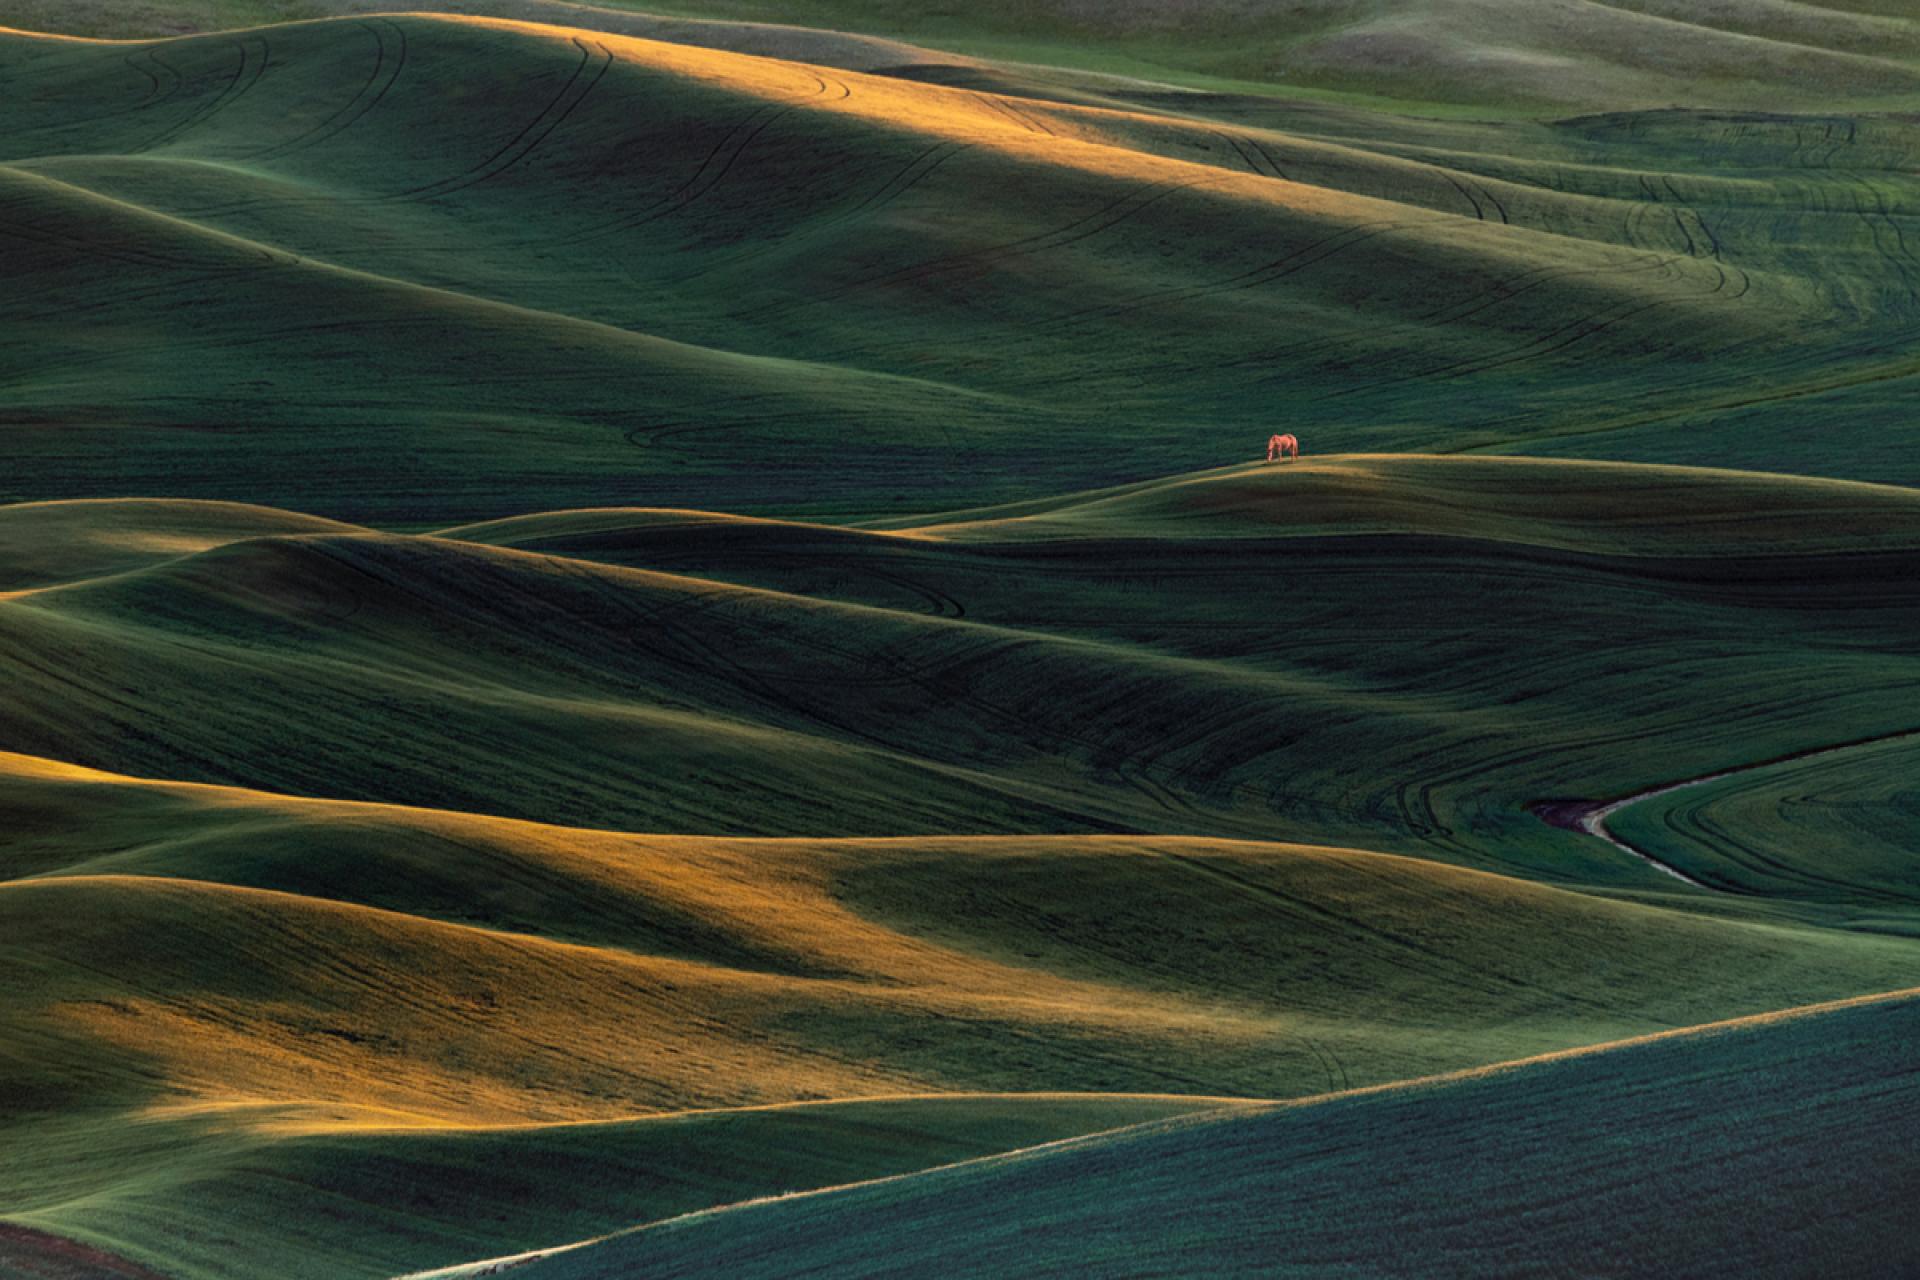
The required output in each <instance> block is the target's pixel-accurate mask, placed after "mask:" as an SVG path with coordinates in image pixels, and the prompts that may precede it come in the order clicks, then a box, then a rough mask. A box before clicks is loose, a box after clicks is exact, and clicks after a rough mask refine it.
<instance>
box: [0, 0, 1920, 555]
mask: <svg viewBox="0 0 1920 1280" xmlns="http://www.w3.org/2000/svg"><path fill="white" fill-rule="evenodd" d="M0 65H4V66H5V68H6V75H7V78H8V80H9V82H10V83H12V84H14V85H15V86H17V95H16V96H17V98H18V101H19V102H20V104H21V107H20V110H19V112H18V114H17V117H16V121H15V123H14V125H13V127H12V128H11V129H10V131H9V133H8V136H7V138H6V139H5V141H4V145H3V146H0V160H4V162H5V164H6V166H7V168H6V171H5V173H4V174H0V179H3V181H0V224H4V230H5V234H4V235H0V256H3V257H4V260H5V265H6V268H7V270H8V271H9V273H10V276H11V278H14V279H17V280H19V281H21V282H23V286H24V287H23V288H22V289H21V290H20V291H19V292H18V293H16V294H15V295H14V296H13V297H12V299H11V300H10V302H9V305H8V310H7V314H8V315H9V316H10V317H11V318H12V319H13V320H14V321H15V323H14V324H13V325H11V326H10V327H9V330H8V333H9V341H8V342H7V343H6V345H5V346H4V348H0V367H4V368H5V370H6V371H7V373H8V375H9V376H8V385H7V389H6V392H5V395H4V397H0V412H3V413H4V414H5V419H6V423H7V427H6V429H7V433H8V434H7V441H8V446H7V447H8V454H9V458H10V461H12V462H13V463H14V466H13V467H12V468H11V469H10V470H9V473H8V478H7V480H6V482H5V483H6V485H7V486H8V487H9V491H10V494H11V496H13V497H15V498H30V497H40V496H53V495H60V496H73V495H76V494H82V493H96V494H125V493H128V492H140V491H147V492H165V493H169V494H174V495H179V496H204V497H229V498H242V499H245V500H251V501H268V502H272V503H275V504H279V505H284V506H287V507H290V508H294V509H300V510H312V511H318V512H321V513H323V514H329V515H334V516H340V517H345V518H351V519H376V520H381V521H387V522H393V521H402V522H410V521H419V522H426V521H434V520H438V521H441V522H444V521H447V520H452V519H461V518H468V519H471V518H478V517H483V516H490V515H500V514H506V513H509V512H514V511H523V510H527V509H529V508H534V507H566V506H598V505H606V504H609V503H620V504H647V505H671V506H708V507H714V508H719V509H726V510H769V509H785V510H789V511H793V510H811V511H816V512H840V513H848V512H855V511H857V512H860V513H863V514H868V515H871V514H874V513H877V512H880V511H883V510H889V509H891V510H897V511H898V510H911V509H915V508H920V509H925V508H926V507H928V506H930V505H939V504H937V503H930V502H929V501H928V500H927V491H928V490H929V488H930V487H936V486H937V487H938V488H939V489H940V490H941V491H942V492H944V493H946V494H948V495H950V497H951V499H952V500H953V501H956V502H963V503H964V502H977V501H989V500H994V499H1001V498H1009V497H1016V496H1022V495H1031V494H1037V493H1042V492H1049V491H1058V490H1060V489H1064V488H1069V487H1075V486H1077V485H1085V484H1087V483H1098V482H1102V481H1110V480H1118V479H1126V478H1137V477H1140V476H1145V475H1152V474H1164V473H1167V472H1171V471H1179V470H1184V469H1187V468H1190V467H1191V466H1193V465H1195V464H1196V463H1209V462H1225V461H1229V460H1232V459H1235V458H1239V457H1245V456H1247V455H1248V454H1249V453H1252V452H1256V451H1257V450H1258V448H1259V446H1260V442H1261V441H1263V440H1264V439H1265V437H1266V435H1267V434H1268V432H1269V431H1270V430H1271V429H1272V428H1273V427H1274V426H1276V425H1283V426H1285V427H1287V428H1288V429H1293V430H1296V431H1297V432H1298V433H1300V434H1301V435H1302V436H1303V437H1304V438H1305V440H1306V442H1307V445H1308V448H1309V449H1310V450H1313V451H1328V450H1333V449H1349V448H1355V447H1365V448H1393V449H1400V448H1421V449H1431V448H1441V449H1447V450H1455V449H1463V448H1483V449H1486V448H1499V449H1506V450H1528V449H1540V450H1551V451H1562V452H1565V451H1572V452H1581V453H1597V454H1602V455H1607V454H1615V455H1620V454H1621V453H1622V447H1621V446H1620V445H1619V444H1617V443H1616V442H1617V441H1622V440H1631V441H1632V442H1633V443H1632V445H1631V448H1632V449H1635V450H1642V451H1646V452H1648V453H1649V454H1650V455H1652V456H1658V457H1661V458H1665V459H1669V460H1675V461H1686V462H1721V463H1725V462H1733V463H1737V464H1739V465H1747V466H1756V467H1763V468H1765V467H1772V468H1779V469H1786V470H1795V471H1809V472H1816V473H1827V474H1838V475H1847V476H1853V477H1858V478H1875V479H1895V480H1899V479H1906V478H1910V477H1912V476H1914V475H1916V474H1920V471H1916V466H1920V463H1916V461H1915V456H1914V454H1913V452H1912V446H1911V443H1910V441H1909V440H1908V439H1907V435H1906V433H1904V432H1903V431H1901V430H1900V429H1899V427H1900V419H1899V418H1898V416H1897V410H1896V408H1895V406H1897V404H1898V402H1899V398H1900V397H1901V396H1902V395H1903V394H1904V389H1905V387H1906V385H1907V379H1909V378H1910V377H1911V375H1912V373H1913V367H1912V361H1911V358H1910V353H1911V350H1912V341H1911V339H1912V334H1913V328H1914V324H1915V304H1914V301H1913V299H1914V291H1913V287H1912V281H1913V274H1914V272H1915V271H1916V269H1920V268H1917V267H1916V264H1915V262H1914V260H1913V258H1912V257H1911V255H1910V253H1909V251H1908V249H1907V247H1906V246H1907V242H1908V240H1909V239H1910V238H1911V237H1910V236H1908V234H1907V231H1906V229H1905V226H1904V223H1903V221H1902V219H1903V217H1904V214H1903V213H1902V211H1901V210H1902V202H1903V201H1904V200H1905V199H1906V198H1908V196H1909V195H1910V190H1909V188H1910V183H1911V179H1910V178H1909V177H1908V176H1907V170H1908V169H1909V168H1910V165H1909V164H1908V163H1907V158H1908V157H1910V155H1911V154H1912V152H1913V149H1914V142H1915V140H1916V136H1920V135H1916V133H1915V130H1914V127H1913V126H1912V125H1911V124H1908V123H1905V122H1902V121H1898V120H1895V119H1891V118H1876V119H1872V120H1863V121H1854V120H1850V119H1848V120H1839V121H1836V120H1832V119H1820V120H1816V119H1801V118H1792V117H1777V118H1775V117H1767V118H1754V119H1745V118H1736V117H1730V116H1726V115H1715V114H1712V113H1687V112H1679V113H1653V114H1643V115H1629V116H1619V117H1609V118H1592V119H1583V120H1574V121H1567V122H1563V123H1561V124H1557V125H1540V124H1518V125H1516V124H1508V125H1485V126H1482V125H1473V124H1440V123H1422V122H1409V121H1407V120H1405V119H1402V118H1399V117H1391V116H1379V115H1369V114H1367V113H1364V112H1355V111H1352V110H1350V109H1326V108H1318V107H1301V106H1290V105H1287V104H1275V103H1273V102H1271V101H1268V100H1262V101H1261V102H1260V103H1258V104H1255V105H1253V106H1245V105H1244V104H1237V103H1236V100H1234V99H1220V100H1218V101H1217V102H1216V100H1215V99H1212V98H1202V99H1200V100H1199V101H1196V102H1191V103H1185V104H1184V105H1181V106H1179V107H1178V109H1177V111H1167V110H1162V109H1160V108H1163V107H1165V106H1167V105H1168V102H1166V101H1162V102H1159V103H1155V102H1154V101H1153V100H1152V97H1151V95H1150V94H1149V95H1147V96H1146V97H1145V98H1143V100H1142V101H1141V102H1140V103H1137V104H1133V105H1131V106H1129V107H1128V109H1126V110H1113V109H1098V108H1093V107H1086V106H1072V105H1065V104H1048V103H1038V102H1034V101H1032V100H1012V99H1005V98H1002V97H999V96H996V95H992V94H982V93H978V92H974V91H971V90H967V89H955V88H947V87H943V86H938V85H929V84H921V83H915V82H909V81H904V80H899V79H888V78H879V77H869V76H862V75H858V74H855V73H850V72H846V73H843V72H832V71H823V70H810V69H808V68H806V67H804V66H802V65H799V64H792V63H782V62H776V61H772V60H768V59H758V58H746V57H741V56H738V55H732V54H723V53H717V52H712V51H707V50H697V49H687V48H682V47H678V46H670V45H659V44H650V43H646V42H639V41H630V40H623V39H621V38H618V37H613V36H601V35H594V34H592V33H579V34H574V35H568V34H567V33H565V32H561V31H558V30H557V29H552V28H535V27H518V26H490V25H483V24H478V23H472V22H455V21H451V20H440V19H429V18H418V17H412V18H391V19H388V18H381V19H371V20H367V21H364V22H360V21H338V22H323V23H313V24H301V25H293V26H285V27H276V28H272V29H269V30H262V31H257V32H252V33H239V34H234V35H230V36H219V37H202V38H196V39H190V40H182V41H175V42H170V43H167V44H164V45H154V46H141V47H138V48H131V49H130V48H121V47H117V46H94V45H85V44H74V43H67V42H59V41H48V40H33V39H28V38H24V37H12V38H8V39H6V40H4V41H0ZM1115 101H1116V102H1117V100H1115ZM1213 112H1217V113H1218V114H1210V113H1213ZM1809 397H1812V398H1814V399H1815V400H1818V401H1820V402H1822V403H1824V402H1825V400H1826V399H1827V398H1832V397H1839V398H1840V402H1843V403H1845V404H1846V405H1847V407H1848V412H1847V413H1846V415H1845V416H1844V417H1838V418H1836V419H1835V420H1831V421H1825V422H1822V423H1821V434H1820V437H1819V440H1820V443H1819V445H1818V447H1804V446H1800V447H1791V448H1786V449H1783V448H1782V445H1781V441H1780V438H1779V437H1780V435H1781V433H1796V434H1797V433H1799V432H1801V431H1802V430H1803V429H1804V428H1805V426H1806V420H1805V418H1803V417H1802V415H1801V412H1800V410H1801V402H1802V401H1803V400H1807V399H1808V398H1809ZM1650 424H1660V425H1659V428H1658V436H1657V442H1655V443H1650V439H1652V437H1649V436H1648V435H1647V434H1646V433H1647V432H1648V431H1649V430H1652V427H1651V426H1650ZM1636 433H1637V434H1636ZM329 450H335V451H337V452H333V453H329V452H328V451H329ZM349 459H350V460H351V465H343V462H344V461H346V460H349ZM323 461H324V462H326V463H327V464H328V465H325V466H322V465H320V464H321V463H322V462H323Z"/></svg>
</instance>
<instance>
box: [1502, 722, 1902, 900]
mask: <svg viewBox="0 0 1920 1280" xmlns="http://www.w3.org/2000/svg"><path fill="white" fill-rule="evenodd" d="M1910 738H1912V739H1920V729H1903V730H1901V731H1900V732H1898V733H1883V734H1880V735H1878V736H1876V737H1872V738H1859V739H1856V740H1855V741H1853V742H1843V743H1840V744H1839V745H1837V746H1831V747H1814V748H1813V749H1811V750H1809V751H1796V752H1794V753H1792V754H1791V755H1784V756H1776V757H1774V758H1773V759H1771V760H1761V761H1759V762H1757V763H1755V764H1743V765H1740V766H1739V767H1737V768H1733V769H1722V770H1720V771H1719V772H1718V773H1703V774H1701V775H1700V776H1699V777H1697V778H1687V779H1684V780H1682V781H1680V782H1669V783H1665V784H1663V785H1661V786H1658V787H1651V788H1649V789H1648V790H1645V791H1636V792H1634V793H1633V794H1632V795H1630V796H1623V797H1621V798H1620V799H1618V800H1610V801H1607V802H1606V803H1603V804H1588V805H1577V806H1559V805H1555V806H1552V807H1551V808H1550V809H1549V808H1543V809H1541V810H1540V814H1541V816H1542V817H1543V818H1544V819H1545V820H1546V821H1548V822H1550V823H1552V824H1553V825H1554V826H1556V827H1566V828H1568V829H1569V830H1573V831H1584V832H1586V833H1587V834H1588V835H1590V836H1597V837H1599V838H1600V839H1602V840H1605V841H1606V842H1607V843H1608V844H1610V845H1612V846H1613V847H1614V848H1616V849H1619V850H1621V851H1622V852H1625V853H1629V854H1632V855H1633V856H1634V857H1636V858H1638V859H1640V861H1642V862H1644V863H1646V864H1648V865H1649V866H1652V867H1654V868H1656V869H1657V870H1659V871H1662V872H1664V873H1666V874H1667V875H1670V876H1672V877H1673V878H1674V879H1675V880H1678V881H1680V882H1681V883H1683V884H1690V885H1692V886H1693V887H1694V888H1696V889H1704V890H1706V891H1707V892H1709V893H1734V892H1737V891H1736V890H1732V889H1721V888H1718V887H1716V886H1714V885H1710V884H1705V883H1703V882H1701V881H1699V880H1695V879H1694V878H1693V877H1692V876H1690V875H1688V874H1687V873H1686V872H1684V871H1682V870H1680V869H1679V868H1678V867H1674V866H1671V865H1669V864H1667V863H1665V862H1662V861H1661V860H1660V859H1658V858H1656V857H1654V856H1653V855H1652V854H1650V853H1648V852H1647V851H1646V850H1645V849H1640V848H1637V847H1635V846H1634V845H1631V844H1628V843H1627V842H1626V841H1625V840H1622V839H1621V838H1620V837H1619V836H1617V835H1615V834H1614V833H1613V832H1612V831H1611V830H1609V829H1608V827H1607V819H1608V818H1611V817H1612V816H1613V815H1614V814H1616V813H1619V812H1620V811H1621V810H1622V809H1625V808H1627V807H1628V806H1629V805H1636V804H1639V803H1640V802H1641V801H1643V800H1651V799H1653V798H1654V797H1656V796H1664V795H1671V794H1673V793H1674V792H1676V791H1686V790H1689V789H1690V788H1693V787H1704V786H1706V785H1707V784H1708V783H1710V782H1719V781H1720V780H1721V779H1723V778H1733V777H1737V776H1739V775H1740V774H1743V773H1752V772H1754V771H1755V770H1758V769H1771V768H1773V767H1774V766H1775V765H1782V764H1793V763H1796V762H1799V761H1802V760H1817V759H1819V758H1820V757H1822V756H1831V755H1838V754H1839V753H1840V752H1842V751H1857V750H1859V749H1860V748H1862V747H1873V746H1880V745H1882V744H1884V743H1888V742H1899V741H1902V740H1904V739H1910Z"/></svg>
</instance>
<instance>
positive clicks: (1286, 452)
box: [1267, 436, 1300, 462]
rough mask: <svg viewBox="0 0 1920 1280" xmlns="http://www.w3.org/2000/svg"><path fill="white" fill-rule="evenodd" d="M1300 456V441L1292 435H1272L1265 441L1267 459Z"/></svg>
mask: <svg viewBox="0 0 1920 1280" xmlns="http://www.w3.org/2000/svg"><path fill="white" fill-rule="evenodd" d="M1299 456H1300V442H1299V441H1298V440H1296V439H1294V438H1293V437H1292V436H1274V437H1273V438H1272V439H1270V440H1268V441H1267V461H1268V462H1278V461H1280V459H1282V458H1297V457H1299Z"/></svg>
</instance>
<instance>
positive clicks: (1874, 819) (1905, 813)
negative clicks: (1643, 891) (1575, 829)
mask: <svg viewBox="0 0 1920 1280" xmlns="http://www.w3.org/2000/svg"><path fill="white" fill-rule="evenodd" d="M1915 751H1916V744H1915V742H1914V740H1913V739H1912V738H1911V737H1907V736H1905V735H1903V736H1901V737H1899V738H1895V739H1892V740H1887V741H1877V742H1868V743H1864V744H1862V745H1860V746H1856V747H1848V748H1841V749H1839V750H1835V751H1830V752H1821V753H1819V754H1817V755H1814V756H1811V757H1807V758H1802V759H1796V760H1788V761H1784V762H1782V763H1779V764H1775V765H1769V766H1766V767H1764V768H1759V769H1753V770H1749V771H1743V772H1741V773H1740V774H1738V775H1737V776H1734V777H1730V778H1726V779H1723V780H1719V781H1715V782H1710V783H1706V784H1704V785H1701V786H1699V787H1690V788H1687V789H1686V790H1684V791H1677V792H1674V793H1671V794H1669V795H1665V796H1659V797H1654V798H1651V799H1649V800H1648V801H1646V802H1644V803H1642V804H1639V805H1635V806H1632V807H1630V808H1628V809H1626V810H1624V811H1622V813H1621V814H1620V815H1619V816H1618V817H1616V818H1615V819H1614V820H1613V822H1612V827H1613V829H1614V830H1615V831H1617V832H1618V833H1620V834H1621V835H1622V836H1624V837H1625V838H1626V839H1628V840H1630V841H1631V842H1632V843H1633V844H1634V845H1635V846H1636V847H1639V848H1644V849H1647V850H1650V851H1651V852H1653V853H1655V854H1656V855H1658V856H1659V857H1660V858H1661V859H1662V860H1663V861H1666V862H1669V863H1670V864H1672V865H1673V866H1676V867H1680V868H1682V869H1683V870H1685V871H1686V873H1687V874H1688V875H1690V876H1693V877H1694V878H1695V879H1697V880H1703V881H1708V882H1711V883H1712V884H1714V885H1716V886H1719V887H1724V888H1726V889H1729V890H1733V891H1736V892H1740V893H1749V894H1757V895H1764V896H1770V897H1784V898H1791V899H1799V900H1814V901H1824V902H1835V903H1846V904H1850V905H1852V906H1854V907H1856V908H1859V909H1861V910H1862V911H1863V912H1865V913H1868V914H1872V913H1873V912H1874V911H1875V909H1876V908H1890V909H1891V910H1892V913H1893V914H1895V915H1898V914H1900V913H1901V912H1903V911H1904V910H1905V909H1906V907H1907V906H1908V904H1910V903H1912V902H1913V901H1914V897H1915V894H1916V892H1917V891H1920V882H1916V879H1915V874H1916V873H1915V867H1914V862H1913V850H1914V847H1915V836H1916V833H1917V832H1920V804H1917V803H1916V795H1915V792H1914V782H1913V780H1914V777H1915V776H1916V775H1915V774H1914V773H1913V772H1912V770H1913V767H1914V757H1915Z"/></svg>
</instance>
